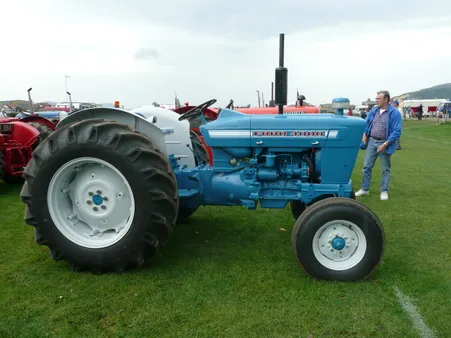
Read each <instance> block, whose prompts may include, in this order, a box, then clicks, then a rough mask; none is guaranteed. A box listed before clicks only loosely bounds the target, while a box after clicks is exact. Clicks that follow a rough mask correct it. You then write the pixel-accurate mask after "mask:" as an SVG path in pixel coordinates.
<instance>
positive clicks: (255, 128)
mask: <svg viewBox="0 0 451 338" xmlns="http://www.w3.org/2000/svg"><path fill="white" fill-rule="evenodd" d="M364 128H365V120H363V119H361V118H358V117H353V116H344V115H334V114H303V115H285V114H284V115H249V114H243V113H240V112H237V111H234V110H230V109H222V110H221V112H220V114H219V117H218V119H217V120H216V121H213V122H210V123H207V124H205V125H203V126H201V127H200V130H201V133H202V135H203V136H204V138H205V141H206V143H207V144H208V145H209V146H211V147H228V148H229V147H279V148H280V147H283V148H287V147H296V148H298V147H301V148H312V147H313V148H323V147H326V146H327V147H340V148H343V147H345V148H347V147H350V148H358V147H359V145H360V141H361V139H362V135H363V132H364ZM326 143H327V144H326Z"/></svg>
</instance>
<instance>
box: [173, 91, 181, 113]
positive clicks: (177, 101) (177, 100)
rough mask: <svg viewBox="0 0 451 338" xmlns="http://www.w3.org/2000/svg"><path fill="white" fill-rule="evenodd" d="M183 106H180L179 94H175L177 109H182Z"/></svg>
mask: <svg viewBox="0 0 451 338" xmlns="http://www.w3.org/2000/svg"><path fill="white" fill-rule="evenodd" d="M181 106H182V105H181V104H180V100H179V98H178V97H177V92H175V109H177V108H180V107H181Z"/></svg>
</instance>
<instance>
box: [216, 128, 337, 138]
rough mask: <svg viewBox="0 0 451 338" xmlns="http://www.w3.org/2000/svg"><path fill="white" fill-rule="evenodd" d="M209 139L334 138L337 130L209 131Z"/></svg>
mask: <svg viewBox="0 0 451 338" xmlns="http://www.w3.org/2000/svg"><path fill="white" fill-rule="evenodd" d="M208 134H209V135H210V137H211V138H229V137H234V138H249V137H316V138H318V137H320V138H321V137H324V138H327V137H329V138H336V137H337V135H338V130H330V131H329V130H209V131H208Z"/></svg>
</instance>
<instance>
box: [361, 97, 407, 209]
mask: <svg viewBox="0 0 451 338" xmlns="http://www.w3.org/2000/svg"><path fill="white" fill-rule="evenodd" d="M389 101H390V93H389V92H388V91H386V90H383V91H379V92H378V93H377V97H376V106H374V107H373V109H371V111H370V112H369V113H368V116H367V118H366V126H365V131H364V133H363V137H362V145H361V148H362V149H366V154H365V162H364V164H363V180H362V188H361V189H360V190H359V191H357V192H356V193H355V195H356V196H362V195H368V194H369V191H370V183H371V174H372V171H373V167H374V163H375V162H376V159H377V158H378V157H380V160H381V165H382V180H381V186H380V192H381V195H380V198H381V200H383V201H384V200H388V185H389V183H390V169H391V162H390V157H391V155H393V154H394V153H395V151H396V140H397V139H399V138H400V136H401V133H402V118H401V115H400V114H399V111H398V110H397V109H395V108H394V107H393V106H392V105H391V104H389V103H388V102H389Z"/></svg>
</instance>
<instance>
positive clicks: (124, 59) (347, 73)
mask: <svg viewBox="0 0 451 338" xmlns="http://www.w3.org/2000/svg"><path fill="white" fill-rule="evenodd" d="M265 3H266V4H265ZM276 4H277V5H276ZM0 12H1V13H2V17H1V21H0V23H1V40H0V41H1V50H0V80H1V81H0V100H10V99H27V92H26V90H27V89H28V88H29V87H33V91H32V96H33V99H34V100H36V101H43V100H52V101H61V100H65V77H64V76H65V74H68V75H70V76H71V78H70V79H69V80H68V86H69V91H70V92H71V93H72V99H73V100H74V101H92V102H97V103H103V102H110V103H113V102H114V101H115V100H119V101H120V102H121V103H122V104H124V105H125V106H126V107H127V108H134V107H137V106H140V105H146V104H151V103H152V102H153V101H157V102H160V103H173V101H174V91H177V94H178V96H179V98H180V100H181V102H182V103H183V102H185V101H189V102H190V103H201V102H204V101H206V100H208V99H210V98H216V99H218V104H219V105H220V106H225V105H226V104H227V103H228V100H229V99H230V98H233V99H234V100H235V102H236V103H237V104H242V105H245V104H248V103H250V104H252V105H256V104H257V93H256V90H260V91H262V92H264V98H265V100H266V101H268V100H269V99H270V95H271V92H270V89H271V81H273V80H274V69H275V68H276V67H277V66H278V39H279V33H285V66H286V67H287V68H288V81H289V83H288V93H289V97H288V100H289V101H292V100H295V95H296V89H297V88H299V92H300V93H301V94H304V95H305V96H306V98H307V101H309V102H312V103H314V104H320V103H326V102H330V101H331V100H332V99H333V98H334V97H338V96H346V97H349V98H350V99H351V101H352V103H355V104H360V103H361V101H363V100H365V99H366V98H374V97H375V95H376V91H377V90H380V89H388V90H389V91H390V92H391V93H392V95H397V94H402V93H404V92H409V91H413V90H417V89H421V88H424V87H428V86H433V85H436V84H441V83H445V82H451V62H450V61H449V60H450V59H451V48H450V45H449V41H450V37H451V16H449V15H450V14H449V13H451V1H449V0H428V1H414V0H410V1H387V0H379V1H371V2H370V1H362V0H327V1H326V0H315V1H300V0H296V1H295V0H291V1H289V0H278V1H277V2H276V1H274V2H270V1H267V2H265V1H261V0H259V1H256V0H247V1H246V0H242V1H235V0H227V1H224V0H212V1H208V0H184V1H182V0H166V1H154V0H127V1H111V0H108V1H107V0H89V1H88V0H33V1H27V0H14V1H2V4H1V5H0ZM447 15H448V16H447Z"/></svg>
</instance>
